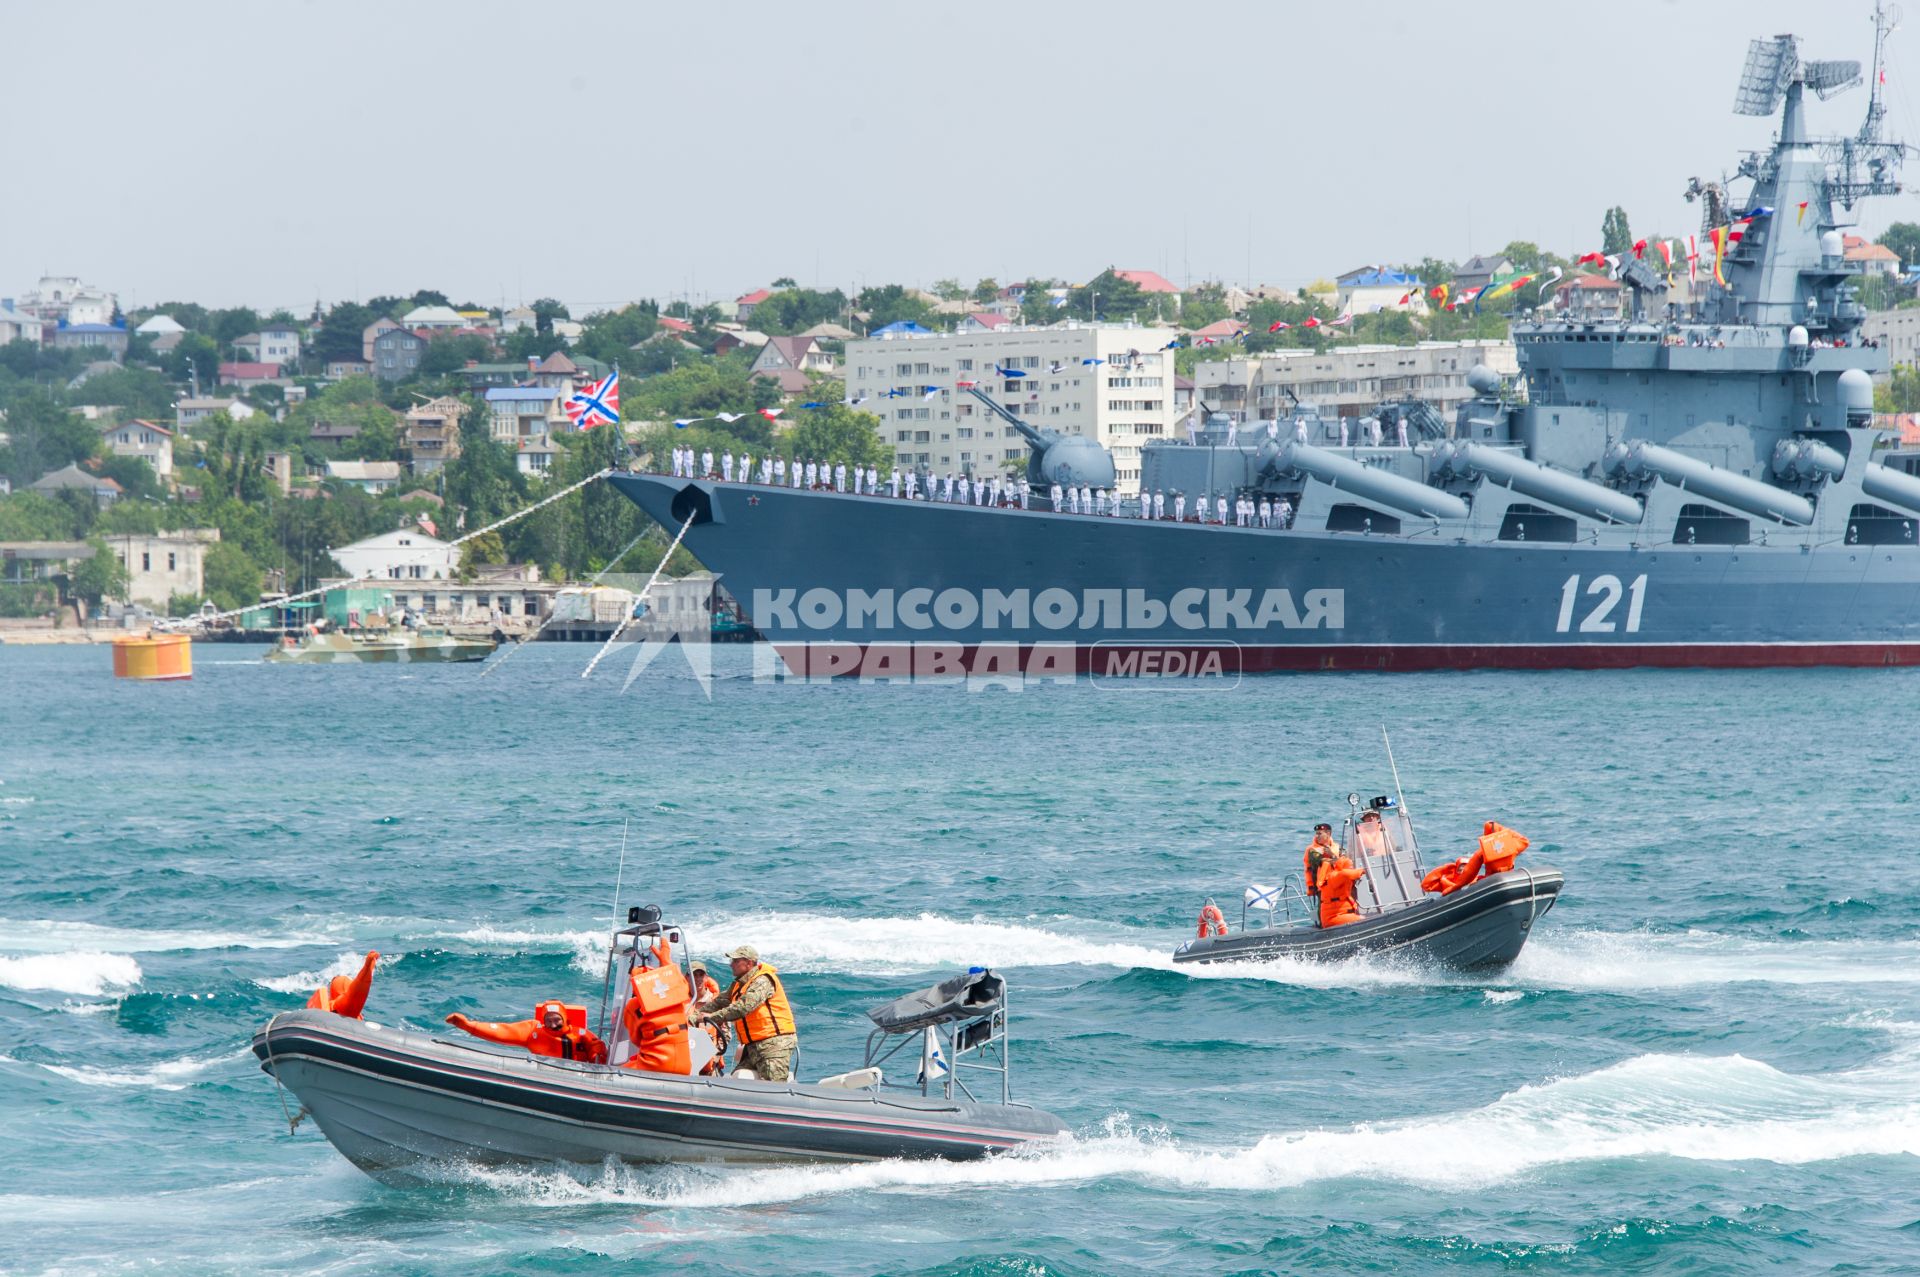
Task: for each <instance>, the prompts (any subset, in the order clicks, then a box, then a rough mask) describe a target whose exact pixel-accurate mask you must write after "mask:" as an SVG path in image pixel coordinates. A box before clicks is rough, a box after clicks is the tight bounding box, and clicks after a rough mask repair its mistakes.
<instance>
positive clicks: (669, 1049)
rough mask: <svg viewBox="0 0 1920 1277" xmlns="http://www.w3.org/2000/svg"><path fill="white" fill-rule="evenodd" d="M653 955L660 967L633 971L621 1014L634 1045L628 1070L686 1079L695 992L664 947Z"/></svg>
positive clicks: (689, 1067)
mask: <svg viewBox="0 0 1920 1277" xmlns="http://www.w3.org/2000/svg"><path fill="white" fill-rule="evenodd" d="M654 956H655V957H656V958H658V959H659V960H660V965H659V966H657V967H645V968H641V969H638V970H636V971H634V973H633V976H632V979H631V981H630V984H631V988H630V989H629V991H628V994H627V1007H626V1010H625V1011H624V1012H623V1013H622V1019H623V1020H624V1021H625V1024H626V1030H627V1040H628V1041H629V1042H631V1043H632V1044H633V1054H632V1055H631V1056H629V1057H627V1060H626V1067H627V1068H630V1069H642V1070H644V1071H646V1072H648V1073H678V1074H681V1075H683V1076H684V1075H686V1074H689V1073H692V1072H693V1056H692V1054H691V1053H690V1052H689V1051H688V1050H687V1028H688V1025H687V1004H688V1003H689V1002H691V1001H693V991H692V990H691V989H689V988H687V977H686V976H684V975H682V974H681V972H680V968H679V967H677V966H675V965H674V964H673V962H672V961H671V952H670V951H667V949H666V946H665V945H664V944H661V945H656V946H655V948H654Z"/></svg>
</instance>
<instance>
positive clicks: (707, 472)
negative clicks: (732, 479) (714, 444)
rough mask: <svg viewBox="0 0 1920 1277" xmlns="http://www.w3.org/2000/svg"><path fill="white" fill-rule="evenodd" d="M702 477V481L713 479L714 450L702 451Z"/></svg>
mask: <svg viewBox="0 0 1920 1277" xmlns="http://www.w3.org/2000/svg"><path fill="white" fill-rule="evenodd" d="M700 477H701V478H702V479H711V478H713V449H712V448H707V449H705V450H704V451H702V452H701V454H700Z"/></svg>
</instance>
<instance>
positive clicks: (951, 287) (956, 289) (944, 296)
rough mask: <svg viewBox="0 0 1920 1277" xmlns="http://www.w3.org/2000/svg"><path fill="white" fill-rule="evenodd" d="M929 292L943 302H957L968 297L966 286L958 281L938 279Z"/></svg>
mask: <svg viewBox="0 0 1920 1277" xmlns="http://www.w3.org/2000/svg"><path fill="white" fill-rule="evenodd" d="M927 291H928V292H930V293H932V294H933V295H934V296H935V297H938V298H939V299H940V300H941V301H943V302H957V301H959V300H960V299H961V298H962V297H965V296H966V295H967V290H966V286H965V285H963V284H962V283H961V282H960V281H959V280H957V279H936V280H934V281H933V287H932V288H930V289H928V290H927Z"/></svg>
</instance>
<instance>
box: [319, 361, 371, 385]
mask: <svg viewBox="0 0 1920 1277" xmlns="http://www.w3.org/2000/svg"><path fill="white" fill-rule="evenodd" d="M372 375H373V365H372V364H371V363H369V362H368V361H367V360H365V359H357V358H354V357H353V356H348V357H347V358H345V359H329V360H327V378H328V380H330V381H341V380H343V379H345V378H347V377H371V376H372Z"/></svg>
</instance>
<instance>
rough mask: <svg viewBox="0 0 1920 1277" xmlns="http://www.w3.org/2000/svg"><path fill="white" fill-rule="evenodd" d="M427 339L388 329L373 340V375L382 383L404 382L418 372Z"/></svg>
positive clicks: (401, 329)
mask: <svg viewBox="0 0 1920 1277" xmlns="http://www.w3.org/2000/svg"><path fill="white" fill-rule="evenodd" d="M426 353H427V339H426V338H425V337H422V336H421V335H420V334H419V333H415V332H408V331H407V330H406V329H404V328H389V329H388V330H387V331H385V332H383V333H380V334H379V335H378V336H376V337H375V338H374V339H373V359H372V363H373V375H374V376H376V377H378V378H379V379H380V380H382V381H405V380H406V379H407V378H409V377H411V376H413V375H414V373H416V372H418V371H419V370H420V360H421V359H422V358H423V357H425V355H426Z"/></svg>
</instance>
